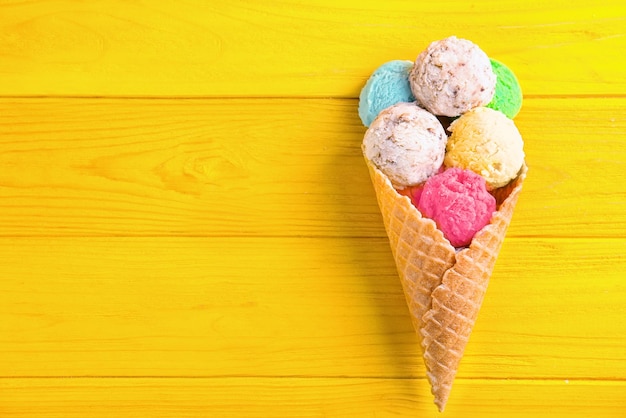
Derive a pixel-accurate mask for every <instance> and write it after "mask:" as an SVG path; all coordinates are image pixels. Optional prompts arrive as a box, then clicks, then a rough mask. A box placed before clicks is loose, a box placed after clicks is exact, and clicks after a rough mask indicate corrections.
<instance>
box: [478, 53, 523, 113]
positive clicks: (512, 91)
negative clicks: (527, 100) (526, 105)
mask: <svg viewBox="0 0 626 418" xmlns="http://www.w3.org/2000/svg"><path fill="white" fill-rule="evenodd" d="M490 61H491V67H492V68H493V72H494V73H495V75H496V92H495V94H494V95H493V99H491V102H489V104H487V107H488V108H490V109H494V110H499V111H500V112H502V113H504V114H505V115H506V116H507V117H508V118H511V119H513V118H514V117H515V116H517V114H518V113H519V111H520V109H521V108H522V99H523V97H522V88H521V87H520V85H519V81H517V77H515V74H514V73H513V71H511V69H510V68H509V67H507V66H506V65H504V64H503V63H501V62H500V61H497V60H495V59H493V58H490Z"/></svg>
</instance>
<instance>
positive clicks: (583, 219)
mask: <svg viewBox="0 0 626 418" xmlns="http://www.w3.org/2000/svg"><path fill="white" fill-rule="evenodd" d="M356 107H357V102H356V101H355V100H332V99H319V100H318V99H308V100H301V99H271V100H270V99H237V100H234V99H216V100H183V99H171V100H169V99H167V100H165V99H164V100H124V99H6V98H5V99H1V100H0V132H2V135H0V167H2V170H0V235H4V236H42V235H46V236H101V235H105V236H106V235H131V236H171V235H176V236H180V235H186V236H196V235H205V236H208V235H212V236H225V235H227V236H268V235H273V236H278V235H280V236H285V235H289V236H302V235H315V236H346V235H350V236H379V237H380V236H384V229H383V226H382V221H381V219H380V216H379V212H378V208H377V206H376V200H375V197H374V194H373V190H372V187H371V184H370V181H369V176H368V174H367V169H366V167H365V164H364V162H363V160H362V156H361V151H360V143H361V139H362V137H363V134H364V132H365V129H364V128H363V127H362V126H361V124H360V121H359V119H358V117H357V115H356ZM625 115H626V99H617V98H616V99H606V98H597V99H591V98H590V99H528V100H526V101H525V103H524V108H523V110H522V112H521V114H520V115H519V117H518V118H517V119H516V122H517V124H518V126H519V128H520V130H521V132H522V134H523V136H524V138H525V141H526V144H525V149H526V153H527V161H528V164H529V166H530V173H529V177H528V180H527V183H526V185H525V190H524V192H523V194H522V197H521V199H520V203H519V206H518V208H517V210H516V215H515V218H514V220H513V223H512V225H511V228H510V231H509V233H510V235H511V236H537V235H548V236H572V237H576V236H588V237H623V236H626V211H625V210H624V208H625V207H626V186H624V184H625V182H624V181H623V176H624V169H625V167H626V165H625V164H626V116H625ZM599 176H600V177H599Z"/></svg>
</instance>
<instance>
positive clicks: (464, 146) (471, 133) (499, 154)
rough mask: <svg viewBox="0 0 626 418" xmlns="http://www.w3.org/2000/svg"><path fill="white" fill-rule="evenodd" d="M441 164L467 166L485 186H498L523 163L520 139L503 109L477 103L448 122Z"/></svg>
mask: <svg viewBox="0 0 626 418" xmlns="http://www.w3.org/2000/svg"><path fill="white" fill-rule="evenodd" d="M448 130H449V131H451V132H452V134H451V135H450V138H449V139H448V143H447V145H446V156H445V159H444V165H445V166H446V167H458V168H463V169H469V170H472V171H473V172H475V173H476V174H479V175H481V176H483V177H484V178H485V180H486V181H487V188H488V189H489V190H492V189H496V188H498V187H502V186H504V185H506V184H507V183H509V181H511V180H512V179H513V178H515V177H516V176H517V174H518V173H519V171H520V169H521V167H522V164H523V163H524V141H523V140H522V136H521V135H520V133H519V131H518V130H517V127H516V126H515V124H514V123H513V121H512V120H511V119H509V118H507V117H506V116H505V115H504V113H502V112H499V111H497V110H493V109H489V108H487V107H477V108H475V109H472V110H470V111H469V112H466V113H464V114H463V115H461V117H460V118H458V119H457V120H455V121H454V122H452V124H450V127H449V128H448Z"/></svg>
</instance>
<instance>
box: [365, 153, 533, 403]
mask: <svg viewBox="0 0 626 418" xmlns="http://www.w3.org/2000/svg"><path fill="white" fill-rule="evenodd" d="M366 162H367V166H368V169H369V173H370V177H371V180H372V184H373V186H374V190H375V191H376V198H377V200H378V206H379V207H380V211H381V213H382V217H383V221H384V223H385V230H386V232H387V236H388V238H389V244H390V246H391V251H392V253H393V257H394V259H395V262H396V267H397V269H398V274H399V276H400V280H401V282H402V288H403V290H404V295H405V297H406V301H407V304H408V307H409V311H410V313H411V319H412V322H413V326H414V328H415V331H416V332H417V335H418V338H419V341H420V344H421V346H422V354H423V358H424V363H425V365H426V373H427V377H428V381H429V383H430V386H431V391H432V394H433V395H434V398H435V400H434V402H435V404H436V405H437V407H438V408H439V411H443V410H444V408H445V405H446V402H447V401H448V397H449V395H450V390H451V389H452V383H453V381H454V377H455V375H456V372H457V370H458V367H459V363H460V361H461V358H462V357H463V352H464V351H465V346H466V345H467V342H468V340H469V337H470V334H471V331H472V328H473V327H474V323H475V321H476V317H477V315H478V311H479V310H480V306H481V304H482V301H483V297H484V295H485V292H486V290H487V284H488V283H489V278H490V276H491V272H492V271H493V267H494V265H495V263H496V259H497V257H498V252H499V251H500V247H501V245H502V241H503V240H504V236H505V234H506V229H507V227H508V226H509V223H510V222H511V218H512V216H513V210H514V209H515V205H516V203H517V198H518V195H519V193H520V191H521V188H522V183H523V182H524V179H525V177H526V171H527V168H526V166H525V165H524V166H523V167H522V169H521V171H520V173H519V175H518V176H517V178H516V179H514V180H513V181H511V183H510V184H509V185H508V186H505V187H503V188H501V189H498V190H497V192H496V193H494V194H495V197H496V203H497V211H496V212H495V213H494V215H493V216H492V218H491V222H490V223H489V224H488V225H487V226H485V227H484V228H483V229H481V230H480V231H479V232H478V233H477V234H476V235H475V236H474V239H473V240H472V242H471V243H470V245H469V247H467V248H464V249H462V250H460V251H458V252H457V251H456V250H455V248H454V247H453V246H452V245H451V244H450V242H449V241H448V240H447V239H446V238H444V236H443V233H442V232H441V231H440V230H439V229H438V228H437V225H436V224H435V222H434V221H433V220H431V219H428V218H425V217H423V216H422V215H421V213H420V212H419V210H417V209H416V208H415V206H413V204H412V203H411V201H410V200H409V198H408V197H406V196H402V195H400V194H399V193H398V192H396V190H395V189H394V188H393V186H392V185H391V182H390V181H389V179H388V178H387V177H386V176H385V175H384V174H383V173H382V172H381V171H380V170H378V169H377V168H376V167H375V166H374V165H373V164H372V163H371V162H370V161H369V160H367V158H366Z"/></svg>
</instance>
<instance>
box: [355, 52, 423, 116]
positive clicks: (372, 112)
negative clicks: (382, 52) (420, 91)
mask: <svg viewBox="0 0 626 418" xmlns="http://www.w3.org/2000/svg"><path fill="white" fill-rule="evenodd" d="M412 67H413V61H405V60H394V61H389V62H386V63H384V64H383V65H381V66H380V67H378V68H377V69H376V71H374V72H373V73H372V75H371V76H370V78H369V79H368V80H367V83H365V86H364V87H363V89H362V90H361V94H360V95H359V117H360V118H361V122H363V125H365V126H367V127H369V126H370V124H371V123H372V122H373V121H374V119H376V116H378V114H379V113H380V112H381V111H382V110H384V109H386V108H388V107H389V106H392V105H395V104H396V103H401V102H414V101H415V97H413V93H411V86H410V84H409V72H410V71H411V68H412Z"/></svg>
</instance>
